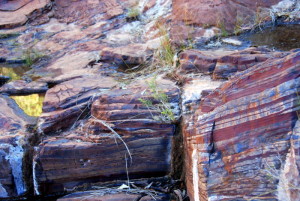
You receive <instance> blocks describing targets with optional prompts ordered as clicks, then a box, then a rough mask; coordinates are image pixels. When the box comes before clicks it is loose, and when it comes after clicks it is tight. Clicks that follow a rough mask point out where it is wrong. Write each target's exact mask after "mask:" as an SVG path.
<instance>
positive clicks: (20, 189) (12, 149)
mask: <svg viewBox="0 0 300 201" xmlns="http://www.w3.org/2000/svg"><path fill="white" fill-rule="evenodd" d="M22 140H23V138H22V137H20V136H19V137H16V146H13V145H11V144H1V146H0V148H5V147H6V148H8V150H9V153H7V155H6V156H5V160H7V161H9V163H10V166H11V169H12V175H13V179H14V183H15V186H16V191H17V194H18V195H22V194H23V193H25V191H26V187H25V183H24V181H23V171H22V167H23V157H24V150H23V148H22V145H21V144H20V142H21V141H22ZM0 192H1V189H0Z"/></svg>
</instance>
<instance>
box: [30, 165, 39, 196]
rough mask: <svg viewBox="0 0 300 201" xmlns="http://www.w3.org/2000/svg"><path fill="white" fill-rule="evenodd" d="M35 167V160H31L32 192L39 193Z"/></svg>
mask: <svg viewBox="0 0 300 201" xmlns="http://www.w3.org/2000/svg"><path fill="white" fill-rule="evenodd" d="M35 168H36V161H35V160H33V163H32V177H33V187H34V194H35V195H40V192H39V184H38V182H37V180H36V173H35Z"/></svg>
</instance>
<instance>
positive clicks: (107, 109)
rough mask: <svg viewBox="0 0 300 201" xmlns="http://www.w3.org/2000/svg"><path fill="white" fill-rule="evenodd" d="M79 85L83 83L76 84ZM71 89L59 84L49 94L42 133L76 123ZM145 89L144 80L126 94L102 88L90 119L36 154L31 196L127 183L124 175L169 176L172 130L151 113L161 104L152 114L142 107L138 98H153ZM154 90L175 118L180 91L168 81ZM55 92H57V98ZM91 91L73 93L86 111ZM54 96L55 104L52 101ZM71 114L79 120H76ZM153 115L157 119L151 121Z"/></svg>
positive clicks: (50, 139) (48, 141)
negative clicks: (86, 185)
mask: <svg viewBox="0 0 300 201" xmlns="http://www.w3.org/2000/svg"><path fill="white" fill-rule="evenodd" d="M104 81H105V80H102V81H101V83H102V85H101V84H99V85H97V87H98V88H97V89H98V91H99V88H100V89H101V87H100V86H107V85H103V84H104V83H105V82H104ZM89 82H90V83H91V80H89ZM69 83H70V84H71V83H74V84H75V83H76V82H74V80H73V81H72V82H71V81H69ZM78 83H83V82H82V80H78ZM93 83H95V82H93ZM70 84H69V85H67V83H66V82H65V83H64V84H63V85H57V86H56V88H52V89H50V90H49V91H50V92H49V93H47V94H48V95H46V101H45V107H44V111H45V112H47V113H45V114H43V115H42V116H41V118H40V120H39V121H40V122H41V124H40V128H41V130H43V131H44V132H46V131H51V129H54V128H55V129H58V128H59V127H60V128H61V127H62V126H64V125H71V123H70V120H72V121H73V117H74V116H75V117H76V118H78V115H80V112H82V111H83V108H82V107H79V106H78V105H76V104H75V102H74V101H75V99H72V98H70V97H72V96H70V94H72V93H73V92H72V91H68V90H70V89H71V90H72V88H71V87H66V86H73V91H75V89H77V88H74V86H75V85H70ZM85 86H86V85H85ZM62 87H63V88H62ZM147 88H148V86H147V84H146V83H145V81H139V82H137V83H133V84H131V85H128V86H127V89H114V90H112V89H111V90H109V91H108V90H106V91H104V90H103V89H102V90H103V91H102V92H101V93H100V94H99V95H97V96H95V102H94V103H93V104H92V107H91V117H90V118H89V119H87V120H84V121H79V122H78V123H77V124H76V127H75V128H76V129H72V130H70V131H66V132H64V133H60V135H59V136H57V137H48V138H47V139H45V140H44V141H43V143H41V144H40V145H39V146H38V148H37V149H36V154H35V158H34V181H35V182H34V184H35V193H36V194H45V193H53V192H62V191H65V190H67V189H73V188H74V187H76V186H80V185H82V184H84V183H95V182H101V181H111V180H115V179H126V177H127V176H126V172H128V174H129V177H130V178H144V177H152V176H164V175H166V174H168V172H170V170H171V148H172V137H173V135H174V134H175V125H174V124H173V123H172V122H165V121H163V120H164V119H163V118H162V119H161V118H160V117H161V116H163V114H161V111H160V110H158V109H157V108H155V105H157V104H159V103H157V102H155V100H153V104H154V106H153V107H154V108H152V107H151V108H152V109H151V108H149V109H148V108H147V107H146V106H143V105H142V103H141V101H140V100H139V98H145V100H146V99H147V100H148V98H149V100H150V99H151V98H152V99H153V97H152V95H151V94H148V95H146V94H147V93H146V90H147ZM158 88H159V89H160V90H161V93H166V94H167V95H168V97H169V100H168V103H167V102H166V103H165V104H168V105H170V107H171V108H172V110H173V111H174V117H175V118H176V115H178V113H179V111H178V110H179V106H178V105H179V96H178V93H179V90H178V89H177V88H176V87H175V85H174V83H172V82H171V81H167V80H158V81H157V90H158ZM58 89H59V90H61V93H57V90H58ZM86 89H87V88H86ZM51 90H52V91H51ZM78 90H79V88H78ZM90 92H93V93H94V91H93V90H90ZM90 92H89V91H87V92H86V93H83V94H82V95H81V93H82V92H81V93H78V91H77V93H76V94H74V97H75V96H76V97H78V99H77V100H78V103H79V104H82V105H83V104H84V105H85V107H87V104H88V100H89V99H93V98H92V94H91V93H90ZM52 93H53V99H52V98H50V97H51V94H52ZM60 94H61V95H60ZM47 96H48V97H47ZM54 97H55V99H54ZM97 97H98V98H97ZM47 100H48V101H47ZM70 100H73V103H72V102H70ZM149 107H150V106H149ZM87 108H88V107H87ZM75 109H76V114H77V115H74V114H75V112H74V110H75ZM72 110H73V111H72ZM58 113H60V114H58ZM56 114H58V115H56ZM156 115H157V116H159V117H158V118H155V116H156ZM46 116H48V118H49V120H48V119H47V118H46ZM74 120H76V119H74ZM73 122H74V121H73ZM49 124H50V125H51V126H48V125H49Z"/></svg>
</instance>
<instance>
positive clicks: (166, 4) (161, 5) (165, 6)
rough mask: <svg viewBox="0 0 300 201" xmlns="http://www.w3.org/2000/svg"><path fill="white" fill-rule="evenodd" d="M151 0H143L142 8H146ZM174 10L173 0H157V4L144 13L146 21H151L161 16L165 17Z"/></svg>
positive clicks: (141, 2)
mask: <svg viewBox="0 0 300 201" xmlns="http://www.w3.org/2000/svg"><path fill="white" fill-rule="evenodd" d="M148 1H149V0H142V1H140V2H139V8H140V10H141V11H142V10H144V8H145V6H146V5H147V3H148ZM171 11H172V1H171V0H157V1H156V3H155V5H154V6H153V7H152V8H150V9H149V10H147V11H146V12H145V13H144V17H145V20H146V21H151V20H154V19H157V18H159V17H165V16H166V15H168V14H170V13H171Z"/></svg>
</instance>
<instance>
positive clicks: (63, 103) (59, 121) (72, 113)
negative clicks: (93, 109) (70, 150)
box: [38, 76, 116, 133]
mask: <svg viewBox="0 0 300 201" xmlns="http://www.w3.org/2000/svg"><path fill="white" fill-rule="evenodd" d="M115 85H116V82H115V81H114V80H113V79H112V78H108V77H101V76H85V77H83V78H76V79H72V80H70V81H66V82H63V83H61V84H58V85H56V86H55V87H53V88H51V89H50V90H48V91H47V93H46V96H45V100H44V105H43V114H42V115H41V116H40V118H39V122H38V127H39V132H40V133H49V132H52V133H53V132H57V131H59V130H61V129H66V128H70V127H72V125H73V124H74V123H75V122H76V120H79V119H80V118H82V117H83V116H85V115H86V114H87V113H88V112H89V106H90V104H91V103H92V102H93V100H94V99H95V98H96V97H98V96H99V95H100V94H101V92H102V91H106V90H109V89H112V88H113V87H114V86H115Z"/></svg>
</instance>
